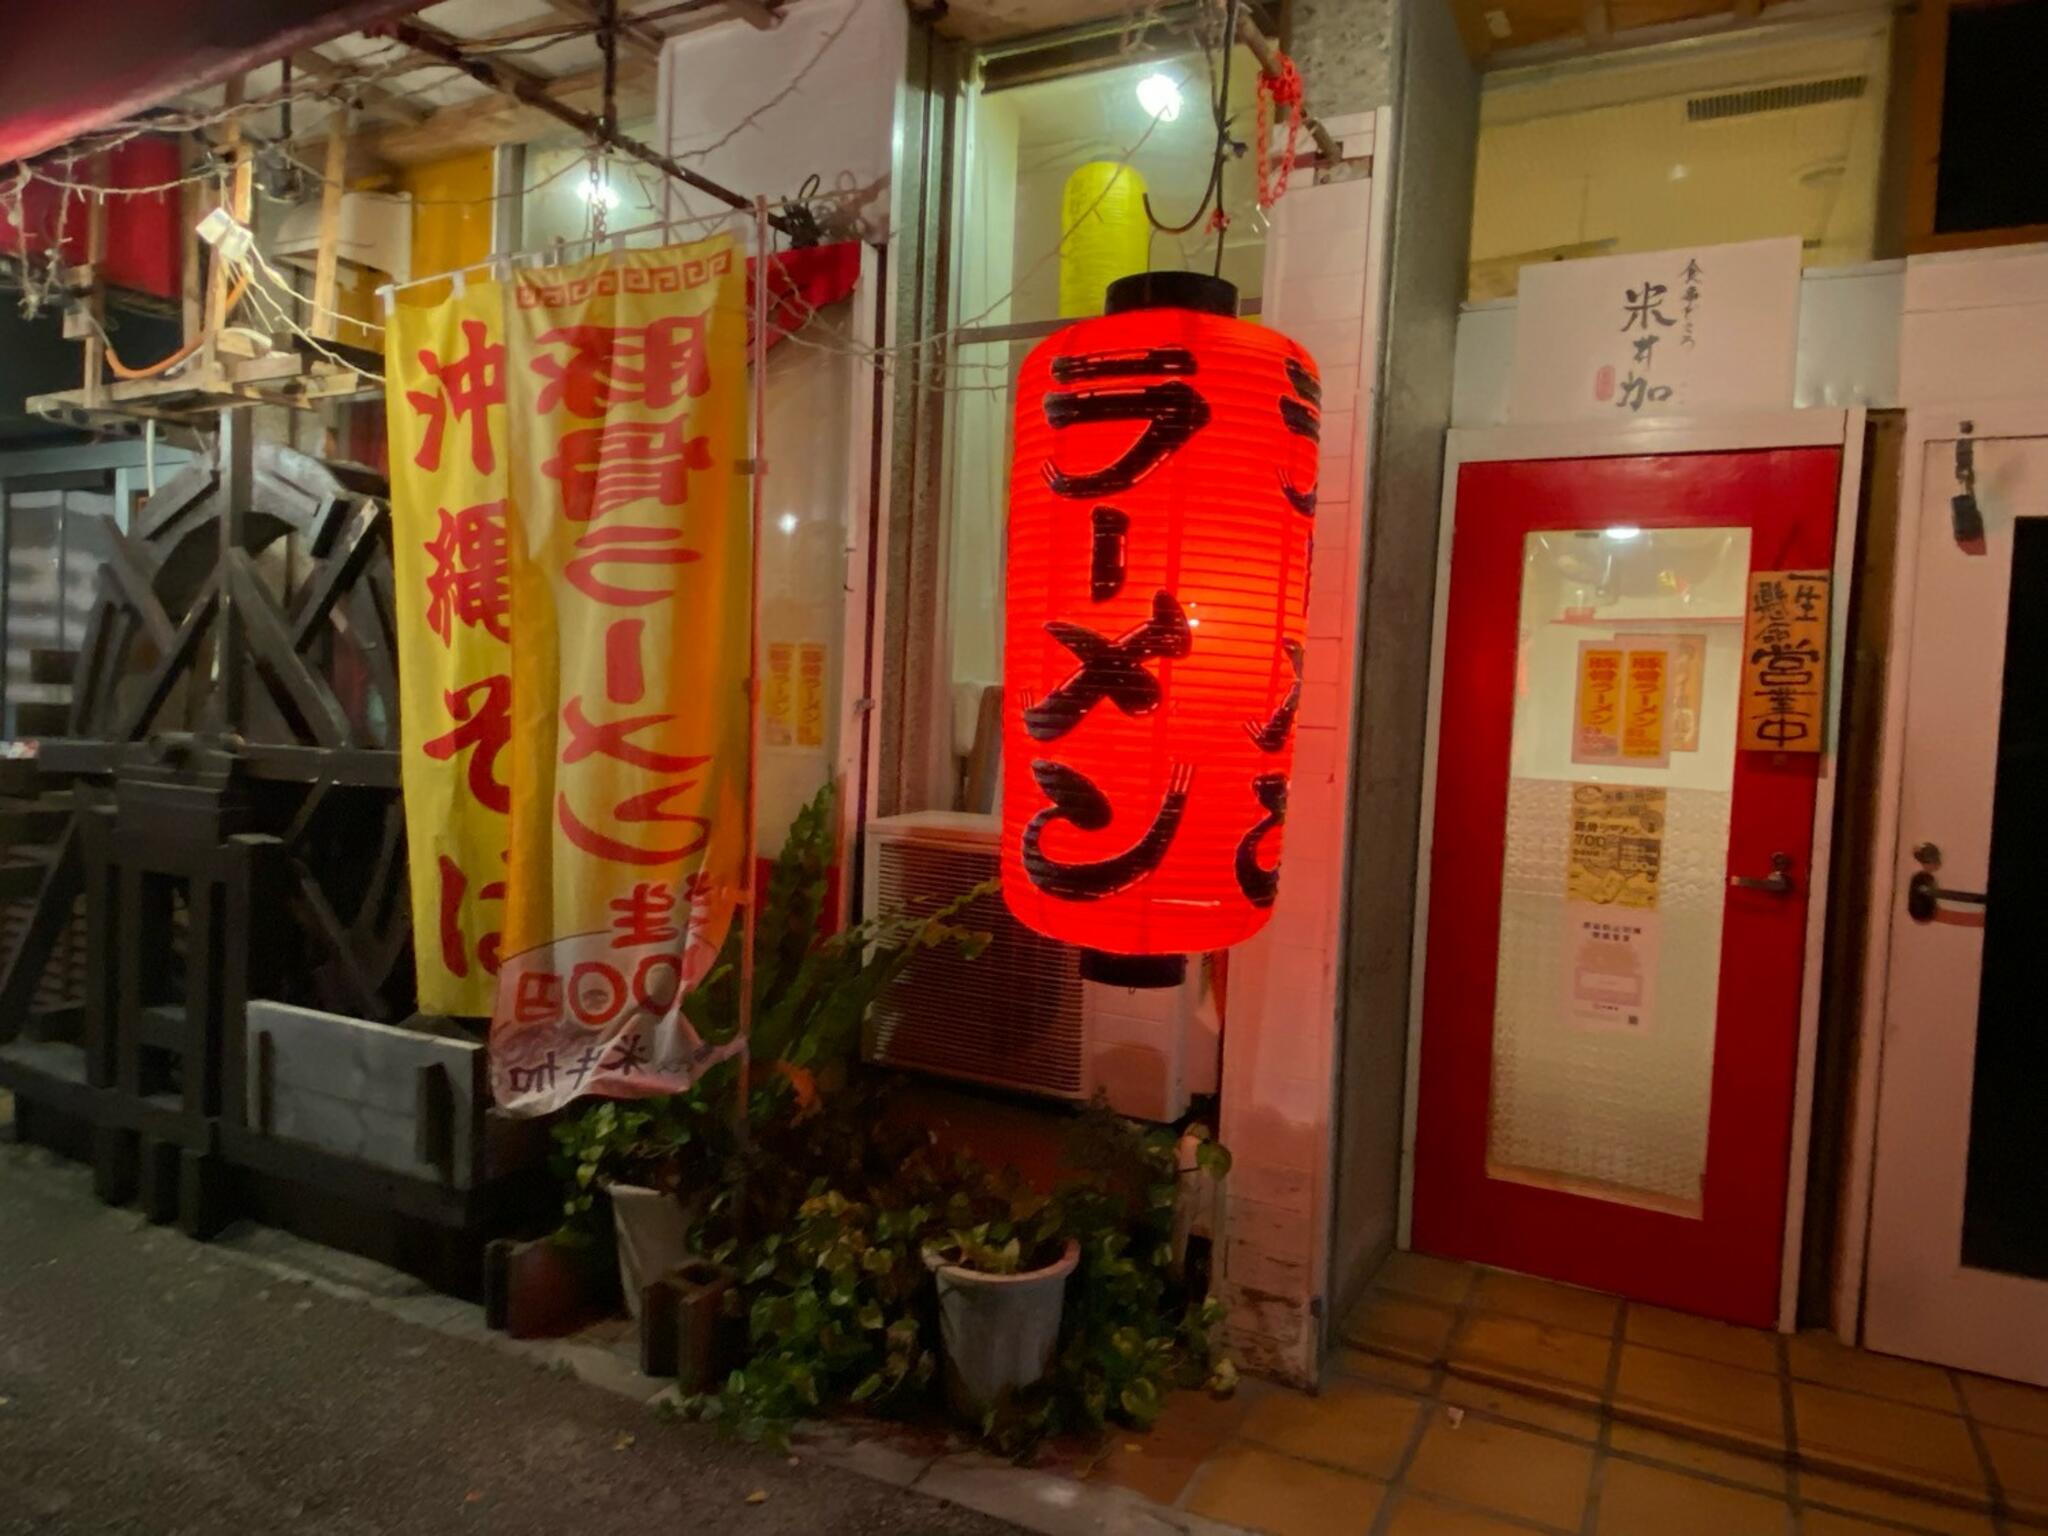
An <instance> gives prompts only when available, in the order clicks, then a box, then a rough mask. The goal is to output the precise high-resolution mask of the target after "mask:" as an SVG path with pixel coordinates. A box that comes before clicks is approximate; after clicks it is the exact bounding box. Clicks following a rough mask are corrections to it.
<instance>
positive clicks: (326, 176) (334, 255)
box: [313, 107, 348, 341]
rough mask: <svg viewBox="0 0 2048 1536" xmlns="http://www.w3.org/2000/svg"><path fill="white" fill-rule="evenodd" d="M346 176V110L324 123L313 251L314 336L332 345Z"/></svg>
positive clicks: (337, 109)
mask: <svg viewBox="0 0 2048 1536" xmlns="http://www.w3.org/2000/svg"><path fill="white" fill-rule="evenodd" d="M347 172H348V108H347V107H336V108H335V109H334V115H333V116H332V117H330V118H328V120H327V157H326V159H325V161H324V162H323V163H322V165H321V168H320V176H321V181H320V229H319V234H318V243H317V244H316V245H315V247H314V251H313V335H314V336H315V337H316V338H318V339H319V340H321V341H332V340H334V338H335V336H336V334H337V327H336V326H335V323H334V300H335V279H336V278H337V277H338V276H339V269H340V264H341V249H340V247H341V196H342V192H343V190H344V186H343V180H344V178H345V176H346V175H347Z"/></svg>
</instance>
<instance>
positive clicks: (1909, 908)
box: [1906, 869, 1991, 923]
mask: <svg viewBox="0 0 2048 1536" xmlns="http://www.w3.org/2000/svg"><path fill="white" fill-rule="evenodd" d="M1944 901H1950V902H1954V903H1955V904H1956V905H1957V906H1962V907H1988V906H1989V905H1990V904H1991V902H1990V898H1989V897H1988V896H1987V895H1986V894H1985V893H1984V892H1983V891H1951V890H1949V889H1947V888H1946V887H1944V886H1942V885H1941V884H1939V883H1938V882H1937V881H1936V880H1935V878H1934V871H1933V870H1931V869H1923V870H1921V871H1920V873H1919V874H1917V875H1915V876H1914V877H1913V878H1912V879H1911V880H1908V881H1907V882H1906V916H1908V917H1910V918H1912V919H1913V921H1914V922H1916V923H1931V922H1933V921H1934V919H1935V916H1936V909H1937V908H1938V907H1939V906H1940V904H1941V903H1942V902H1944Z"/></svg>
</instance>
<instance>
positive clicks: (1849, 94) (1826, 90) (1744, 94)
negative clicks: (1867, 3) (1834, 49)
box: [1685, 75, 1869, 123]
mask: <svg viewBox="0 0 2048 1536" xmlns="http://www.w3.org/2000/svg"><path fill="white" fill-rule="evenodd" d="M1868 84H1869V80H1868V78H1867V77H1866V76H1863V75H1839V76H1837V77H1836V78H1834V79H1832V80H1802V81H1800V82H1799V83H1798V84H1797V85H1763V86H1758V87H1756V88H1755V89H1753V90H1747V91H1723V92H1721V93H1720V94H1719V95H1715V96H1694V97H1691V98H1690V99H1688V100H1687V102H1686V104H1685V120H1686V121H1687V122H1689V123H1712V122H1718V121H1720V120H1721V119H1722V118H1728V117H1753V116H1755V115H1756V114H1757V113H1759V112H1788V111H1790V110H1791V109H1792V108H1794V107H1818V106H1821V105H1823V104H1825V103H1827V102H1830V101H1858V100H1860V99H1861V98H1862V96H1863V92H1864V88H1865V87H1866V86H1867V85H1868Z"/></svg>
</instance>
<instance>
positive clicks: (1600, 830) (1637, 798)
mask: <svg viewBox="0 0 2048 1536" xmlns="http://www.w3.org/2000/svg"><path fill="white" fill-rule="evenodd" d="M1663 863H1664V791H1663V790H1661V789H1650V788H1646V787H1644V786H1642V785H1636V784H1574V785H1573V786H1572V840H1571V854H1570V862H1569V863H1568V864H1567V865H1566V866H1565V899H1566V900H1567V901H1584V902H1591V903H1593V904H1594V905H1596V906H1613V907H1629V908H1633V909H1634V910H1636V911H1654V910H1655V909H1656V906H1657V883H1658V878H1659V875H1660V873H1661V871H1662V868H1663Z"/></svg>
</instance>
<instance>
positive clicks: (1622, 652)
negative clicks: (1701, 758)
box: [1572, 639, 1673, 768]
mask: <svg viewBox="0 0 2048 1536" xmlns="http://www.w3.org/2000/svg"><path fill="white" fill-rule="evenodd" d="M1672 659H1673V658H1672V651H1671V647H1670V644H1669V642H1668V641H1665V640H1661V639H1660V640H1658V641H1657V642H1656V643H1654V644H1645V643H1643V642H1641V641H1636V640H1631V641H1629V642H1628V643H1627V644H1626V645H1623V644H1622V643H1620V642H1618V641H1613V640H1581V641H1580V642H1579V666H1578V681H1577V685H1576V686H1575V687H1574V689H1573V690H1572V761H1573V762H1575V763H1583V764H1586V765H1588V766H1603V765H1607V764H1615V763H1622V764H1627V765H1629V766H1631V767H1635V768H1663V767H1666V766H1668V765H1669V763H1670V761H1671V745H1672V744H1671V742H1670V739H1669V738H1670V729H1669V727H1670V719H1669V702H1670V701H1669V699H1668V697H1667V695H1668V694H1669V682H1670V679H1671V677H1672V673H1673V666H1672Z"/></svg>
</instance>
